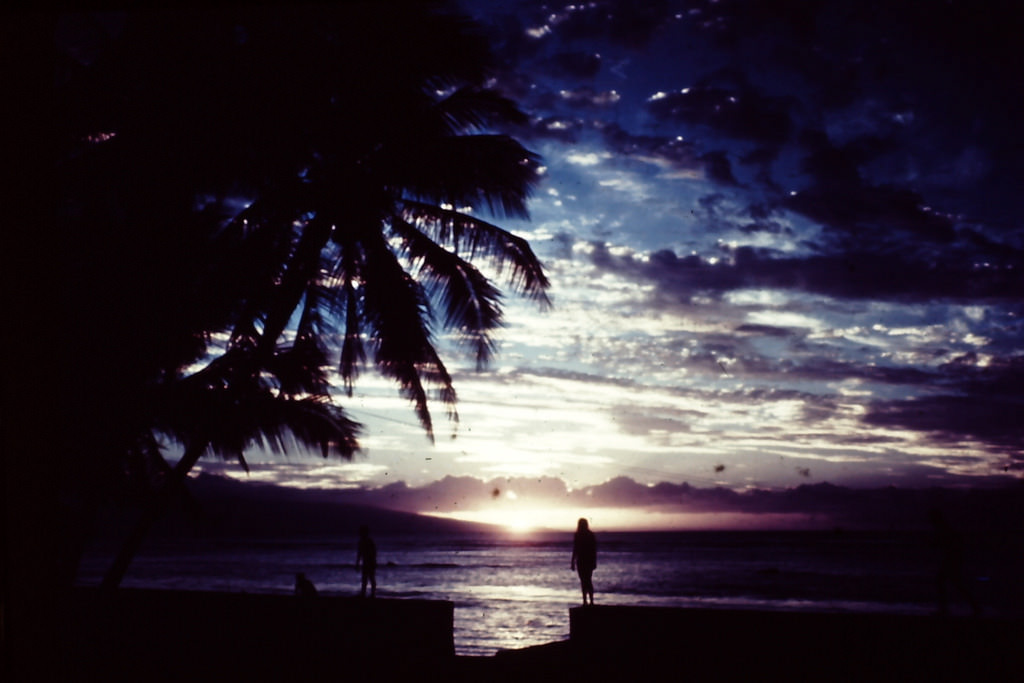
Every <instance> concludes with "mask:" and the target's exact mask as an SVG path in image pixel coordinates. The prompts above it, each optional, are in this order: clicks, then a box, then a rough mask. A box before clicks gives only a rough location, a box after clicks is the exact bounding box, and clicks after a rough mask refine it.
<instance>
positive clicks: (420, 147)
mask: <svg viewBox="0 0 1024 683" xmlns="http://www.w3.org/2000/svg"><path fill="white" fill-rule="evenodd" d="M379 157H380V158H379V159H378V160H377V161H376V163H377V164H378V165H379V166H378V168H379V170H378V172H380V173H381V174H382V177H384V178H388V180H389V182H390V183H391V184H392V185H393V186H396V187H401V188H403V189H404V191H405V195H406V196H408V197H410V198H412V199H416V200H421V201H426V202H431V203H435V204H448V205H451V206H454V207H462V206H470V207H473V208H474V209H477V210H486V211H488V212H489V213H491V214H492V215H495V216H505V217H510V218H528V217H529V211H528V210H527V207H526V201H527V199H529V198H530V195H531V194H532V192H533V188H534V187H535V186H536V185H537V183H538V182H539V179H540V176H539V173H538V171H539V168H540V157H539V156H538V155H537V154H534V153H533V152H531V151H529V150H527V149H526V148H525V147H523V146H522V145H521V144H519V142H517V141H516V140H514V139H513V138H511V137H509V136H507V135H459V136H445V137H434V138H428V139H422V140H417V141H414V142H412V143H410V144H409V145H403V146H401V147H396V148H387V149H383V150H382V151H381V152H380V155H379Z"/></svg>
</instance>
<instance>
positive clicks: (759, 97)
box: [647, 72, 794, 147]
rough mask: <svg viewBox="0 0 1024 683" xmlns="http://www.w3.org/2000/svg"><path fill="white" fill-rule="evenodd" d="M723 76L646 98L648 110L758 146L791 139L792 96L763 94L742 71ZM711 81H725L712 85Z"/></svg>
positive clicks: (666, 119) (668, 119) (662, 117)
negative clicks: (749, 81) (748, 80)
mask: <svg viewBox="0 0 1024 683" xmlns="http://www.w3.org/2000/svg"><path fill="white" fill-rule="evenodd" d="M723 75H724V74H722V73H720V74H715V75H712V76H711V77H708V78H707V79H705V81H704V82H702V83H698V84H696V85H693V86H688V87H684V88H682V89H681V90H677V91H674V92H657V93H655V94H653V95H651V96H650V97H649V98H648V99H647V109H648V111H649V112H650V114H651V116H653V117H654V118H655V119H656V120H658V121H662V122H674V123H683V124H687V125H690V126H697V127H704V128H708V129H711V130H712V131H714V132H716V133H718V134H721V135H725V136H728V137H730V138H735V139H738V140H745V141H749V142H752V143H755V144H757V145H759V146H767V147H778V146H780V145H782V144H783V143H785V142H786V141H787V140H789V138H790V136H791V134H792V131H793V121H792V117H791V114H790V109H791V108H792V107H793V106H794V100H793V98H791V97H775V96H767V95H763V94H761V93H760V92H758V90H757V89H756V88H754V87H753V86H752V85H750V83H748V82H747V80H746V78H745V77H744V76H743V75H742V74H738V73H735V72H730V73H729V74H728V75H727V76H726V77H725V78H722V76H723ZM712 80H720V81H723V83H722V84H721V85H713V84H712V83H711V82H710V81H712Z"/></svg>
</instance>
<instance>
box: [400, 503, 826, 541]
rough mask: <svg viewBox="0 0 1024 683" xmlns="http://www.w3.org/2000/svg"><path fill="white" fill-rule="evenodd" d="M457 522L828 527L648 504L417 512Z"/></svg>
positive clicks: (604, 527) (800, 518)
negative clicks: (670, 508) (613, 506)
mask: <svg viewBox="0 0 1024 683" xmlns="http://www.w3.org/2000/svg"><path fill="white" fill-rule="evenodd" d="M420 514H424V515H428V516H431V517H441V518H444V519H454V520H458V521H461V522H471V523H476V524H490V525H492V526H497V527H501V528H502V529H504V530H505V531H507V532H509V533H513V534H517V535H521V534H528V533H531V532H537V531H567V532H570V531H573V530H575V528H576V523H577V520H579V519H580V518H581V517H584V518H586V519H587V520H589V521H590V525H591V528H592V529H593V530H594V531H595V532H600V531H704V530H708V531H710V530H740V529H744V530H754V529H808V528H829V525H828V523H827V520H821V519H816V518H814V517H813V516H809V515H805V514H801V513H762V514H755V513H741V512H678V511H659V510H654V509H650V508H625V507H624V508H606V507H594V508H570V507H528V508H519V507H518V506H501V507H497V508H493V509H488V510H459V511H457V512H437V511H430V512H423V513H420Z"/></svg>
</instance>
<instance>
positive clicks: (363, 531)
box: [356, 524, 377, 598]
mask: <svg viewBox="0 0 1024 683" xmlns="http://www.w3.org/2000/svg"><path fill="white" fill-rule="evenodd" d="M360 567H362V570H363V589H362V591H361V592H360V593H359V594H360V595H361V596H362V597H364V598H365V597H366V583H367V582H369V583H370V597H371V598H374V597H376V596H377V545H376V544H375V543H374V542H373V539H372V538H370V529H369V527H367V526H366V525H365V524H364V525H363V526H361V527H359V546H358V547H357V549H356V571H359V569H360Z"/></svg>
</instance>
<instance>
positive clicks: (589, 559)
mask: <svg viewBox="0 0 1024 683" xmlns="http://www.w3.org/2000/svg"><path fill="white" fill-rule="evenodd" d="M569 568H570V569H575V570H576V571H577V572H579V575H580V590H581V591H583V604H584V605H586V604H587V596H588V595H589V596H590V604H591V605H593V604H594V580H593V576H594V570H595V569H596V568H597V539H596V538H595V537H594V532H593V531H591V530H590V526H589V525H588V524H587V520H585V519H583V518H580V521H579V524H577V526H576V535H575V536H573V539H572V561H571V562H570V563H569Z"/></svg>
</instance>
